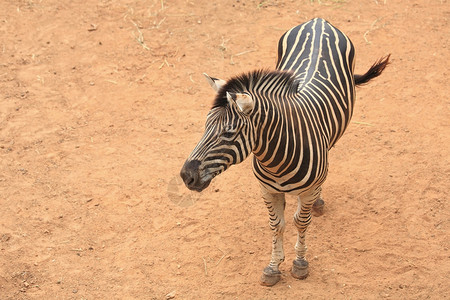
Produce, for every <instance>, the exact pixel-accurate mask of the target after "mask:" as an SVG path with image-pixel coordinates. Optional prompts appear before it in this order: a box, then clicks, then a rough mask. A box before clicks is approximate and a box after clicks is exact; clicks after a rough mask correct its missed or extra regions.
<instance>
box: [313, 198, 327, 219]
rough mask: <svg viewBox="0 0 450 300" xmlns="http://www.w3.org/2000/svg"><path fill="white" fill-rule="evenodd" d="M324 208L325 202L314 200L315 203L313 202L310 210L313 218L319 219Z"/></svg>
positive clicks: (320, 199)
mask: <svg viewBox="0 0 450 300" xmlns="http://www.w3.org/2000/svg"><path fill="white" fill-rule="evenodd" d="M324 206H325V201H323V199H322V198H319V199H317V200H316V202H314V204H313V207H312V208H313V209H312V214H313V216H314V217H320V216H321V215H323V209H324Z"/></svg>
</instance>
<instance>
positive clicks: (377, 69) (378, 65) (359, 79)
mask: <svg viewBox="0 0 450 300" xmlns="http://www.w3.org/2000/svg"><path fill="white" fill-rule="evenodd" d="M390 57H391V55H390V54H389V55H387V56H385V57H382V58H380V59H379V60H378V61H376V62H375V63H374V64H373V65H372V66H371V67H370V69H369V70H368V71H367V72H366V73H365V74H364V75H356V74H355V75H354V77H355V84H356V85H363V84H366V83H368V82H369V81H370V80H371V79H373V78H375V77H378V76H380V75H381V73H383V71H384V69H385V68H386V66H387V65H388V64H389V58H390Z"/></svg>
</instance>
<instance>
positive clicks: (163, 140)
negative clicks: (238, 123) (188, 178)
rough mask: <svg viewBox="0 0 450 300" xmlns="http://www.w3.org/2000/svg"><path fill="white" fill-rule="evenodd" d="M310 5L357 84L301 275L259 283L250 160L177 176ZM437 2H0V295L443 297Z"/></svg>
mask: <svg viewBox="0 0 450 300" xmlns="http://www.w3.org/2000/svg"><path fill="white" fill-rule="evenodd" d="M313 17H323V18H325V19H327V20H329V21H330V22H331V23H332V24H334V25H335V26H337V27H338V28H340V29H341V30H342V31H343V32H345V33H346V34H347V35H348V36H349V37H350V38H351V40H352V41H353V43H354V45H355V48H356V54H357V59H356V72H357V73H362V72H365V71H366V70H367V69H368V67H369V66H370V65H371V64H372V63H373V62H374V61H375V60H376V59H378V58H379V57H381V56H383V55H386V54H388V53H392V56H391V59H392V64H391V65H390V66H389V67H388V69H387V70H386V71H385V73H384V74H383V75H382V76H381V77H380V78H377V79H376V80H374V81H373V82H372V83H370V84H369V85H367V86H364V87H362V88H358V89H357V103H356V107H355V112H354V117H353V121H352V124H351V125H350V126H349V128H348V130H347V132H346V134H345V135H344V137H343V138H342V139H341V140H340V141H339V143H338V144H337V146H336V147H335V148H334V149H333V150H332V152H331V161H330V173H329V177H328V179H327V182H326V183H325V186H324V191H323V196H324V199H325V201H326V205H327V206H326V210H325V214H324V215H323V216H321V217H319V218H314V219H313V222H312V224H311V226H310V228H309V231H308V235H307V243H308V254H307V258H308V259H309V262H310V276H309V277H308V278H307V279H306V280H303V281H298V280H295V279H293V278H292V277H291V276H290V274H289V269H290V267H291V263H292V259H294V243H295V240H296V231H295V228H294V226H293V224H292V218H291V216H292V215H293V213H294V211H295V209H296V199H295V198H294V197H288V199H287V200H288V203H287V208H286V215H287V220H288V222H287V228H286V234H285V250H286V262H285V263H284V264H283V265H282V267H281V269H282V271H283V277H282V279H281V281H280V282H279V283H278V284H277V285H276V286H274V287H272V288H267V287H262V286H260V285H259V284H258V280H259V277H260V275H261V272H262V269H263V268H264V267H265V266H266V264H267V263H268V261H269V259H270V249H271V233H270V229H269V227H268V217H267V211H266V208H265V206H264V203H263V201H262V199H261V198H260V193H259V187H258V182H257V180H256V179H255V178H254V176H253V174H252V172H251V164H250V159H249V160H247V161H245V162H244V163H242V164H241V165H239V166H235V167H232V168H231V169H230V170H229V171H227V172H225V173H224V174H222V175H220V176H219V177H217V178H215V179H214V181H213V182H212V184H211V186H210V187H209V188H208V189H207V190H206V191H204V192H203V193H201V194H198V193H195V192H190V191H188V190H187V189H186V188H185V187H184V186H182V185H181V181H180V180H179V178H178V174H179V171H180V169H181V166H182V164H183V162H184V160H185V159H186V157H187V156H188V154H189V153H190V151H191V150H192V148H193V147H194V145H195V144H196V142H197V141H198V139H199V138H200V136H201V134H202V132H203V126H204V121H205V116H206V114H207V112H208V110H209V107H210V105H211V103H212V100H213V97H214V93H213V91H212V90H211V89H210V87H209V86H208V84H207V83H206V81H205V80H204V78H203V76H202V73H203V72H207V73H208V74H209V75H211V76H216V77H222V78H228V77H230V76H232V75H235V74H237V73H240V72H243V71H249V70H252V69H256V68H262V67H265V68H273V67H274V65H275V62H276V53H277V51H276V47H277V42H278V39H279V37H280V36H281V35H282V34H283V32H284V31H286V30H288V29H289V28H291V27H293V26H295V25H297V24H300V23H302V22H304V21H307V20H309V19H311V18H313ZM449 17H450V4H449V3H448V1H446V0H429V1H428V0H412V1H400V0H398V1H393V0H373V1H369V0H367V1H357V0H347V1H346V0H343V1H337V0H334V1H333V0H321V1H318V0H316V1H312V0H304V1H275V0H267V1H254V0H248V1H247V0H224V1H205V0H178V1H174V0H148V1H138V0H117V1H112V0H98V1H80V0H70V1H68V0H3V1H1V2H0V99H1V102H0V204H1V208H0V299H168V298H174V299H380V298H386V299H445V298H448V297H450V284H449V283H450V282H449V278H450V260H449V258H450V252H449V247H450V238H449V231H450V211H449V206H448V198H449V197H448V196H449V193H448V190H449V187H450V182H449V175H450V164H449V158H450V153H449V142H450V134H449V133H450V127H449V125H450V121H449V120H450V113H449V94H450V88H449V87H450V86H449V84H448V80H449V76H450V74H449V69H450V63H449V61H450V52H449V49H450V43H449V38H450V29H449V28H450V27H449V25H450V24H449Z"/></svg>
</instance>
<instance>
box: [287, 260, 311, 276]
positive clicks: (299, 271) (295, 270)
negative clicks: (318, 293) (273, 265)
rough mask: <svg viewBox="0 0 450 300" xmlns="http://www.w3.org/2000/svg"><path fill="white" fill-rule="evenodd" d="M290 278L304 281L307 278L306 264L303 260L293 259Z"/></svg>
mask: <svg viewBox="0 0 450 300" xmlns="http://www.w3.org/2000/svg"><path fill="white" fill-rule="evenodd" d="M291 274H292V277H294V278H297V279H305V278H306V277H308V262H307V261H306V260H305V259H295V260H294V261H293V264H292V269H291Z"/></svg>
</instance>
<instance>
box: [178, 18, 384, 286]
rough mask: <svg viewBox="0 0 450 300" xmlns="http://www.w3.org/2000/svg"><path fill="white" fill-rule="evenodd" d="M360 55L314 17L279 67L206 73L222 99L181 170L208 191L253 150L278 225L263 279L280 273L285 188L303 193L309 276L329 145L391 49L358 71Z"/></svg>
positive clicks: (282, 47)
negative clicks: (311, 230) (310, 239)
mask: <svg viewBox="0 0 450 300" xmlns="http://www.w3.org/2000/svg"><path fill="white" fill-rule="evenodd" d="M354 54H355V51H354V47H353V45H352V43H351V41H350V40H349V39H348V37H347V36H345V35H344V34H343V33H342V32H340V31H339V30H338V29H337V28H335V27H333V26H332V25H331V24H329V23H328V22H327V21H325V20H323V19H313V20H311V21H309V22H306V23H304V24H302V25H299V26H296V27H294V28H292V29H290V30H289V31H287V32H286V33H285V34H284V35H283V36H282V37H281V39H280V41H279V44H278V62H277V67H276V70H275V71H267V70H258V71H253V72H250V73H246V74H242V75H240V76H236V77H233V78H231V79H230V80H228V81H223V80H220V79H216V78H210V77H207V79H208V81H209V82H210V84H211V86H212V87H213V88H214V89H215V90H216V91H217V95H216V99H215V101H214V104H213V108H212V109H211V111H210V112H209V114H208V116H207V121H206V128H205V133H204V135H203V137H202V138H201V140H200V141H199V142H198V144H197V146H196V147H195V149H194V150H193V152H192V153H191V155H190V156H189V157H188V159H187V161H186V163H185V164H184V166H183V169H182V171H181V176H182V178H183V180H184V182H185V184H186V186H187V187H188V188H190V189H192V190H197V191H202V190H203V189H205V188H206V187H207V186H208V185H209V183H210V182H211V180H212V179H213V178H214V177H215V176H217V175H218V174H220V173H221V172H223V171H225V170H226V169H228V168H229V167H230V166H231V165H233V164H238V163H240V162H242V161H243V160H244V159H245V158H246V157H247V156H249V154H250V153H253V154H254V157H253V172H254V174H255V176H256V177H257V178H258V180H259V182H260V183H261V186H262V193H263V198H264V200H265V204H266V206H267V208H268V210H269V217H270V226H271V229H272V230H273V243H272V259H271V261H270V263H269V265H268V267H266V268H265V269H264V272H263V277H262V279H261V282H262V284H265V285H273V284H275V283H276V282H277V281H278V280H279V275H280V272H279V269H278V265H279V264H280V263H281V262H282V261H283V260H284V251H283V246H282V236H283V232H284V223H285V222H284V213H283V211H284V205H285V201H284V194H285V193H292V194H296V195H299V207H298V211H297V213H296V214H295V216H294V223H295V225H296V227H297V229H298V240H297V244H296V247H295V249H296V254H297V258H296V259H295V260H294V264H293V268H292V274H293V276H294V277H296V278H304V277H306V276H307V266H308V264H307V262H306V260H305V257H304V256H305V253H306V245H305V232H306V228H307V227H308V224H309V223H310V221H311V209H312V207H313V205H317V204H318V203H319V204H320V203H323V201H322V200H321V198H320V191H321V185H322V183H323V182H324V181H325V178H326V176H327V170H328V151H329V150H330V149H331V148H332V147H333V145H335V143H336V142H337V140H338V139H339V138H340V137H341V136H342V134H343V133H344V131H345V129H346V128H347V126H348V124H349V122H350V119H351V117H352V113H353V106H354V102H355V86H356V85H358V84H364V83H366V82H368V81H369V80H371V79H372V78H374V77H377V76H378V75H380V74H381V72H382V71H383V70H384V68H385V67H386V65H387V64H388V61H389V56H388V57H386V58H384V59H382V60H379V61H378V62H376V63H375V64H374V65H373V66H372V67H371V68H370V69H369V71H368V72H366V73H365V74H364V75H354V74H353V70H354V61H355V59H354ZM320 201H322V202H320Z"/></svg>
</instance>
